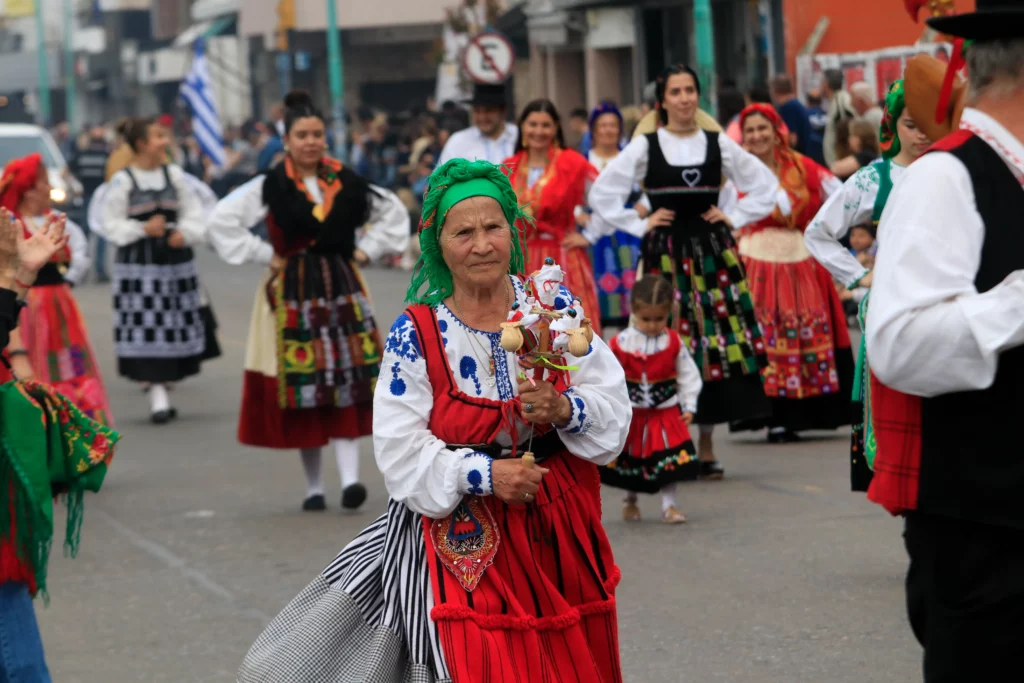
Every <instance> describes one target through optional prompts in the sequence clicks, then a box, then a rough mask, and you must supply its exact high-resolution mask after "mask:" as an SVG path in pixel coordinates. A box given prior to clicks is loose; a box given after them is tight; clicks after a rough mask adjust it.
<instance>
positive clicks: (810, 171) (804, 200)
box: [740, 102, 832, 230]
mask: <svg viewBox="0 0 1024 683" xmlns="http://www.w3.org/2000/svg"><path fill="white" fill-rule="evenodd" d="M752 114H760V115H761V116H763V117H765V118H766V119H768V122H769V123H770V124H772V129H773V130H774V131H775V149H774V154H775V173H776V175H777V176H778V178H779V184H780V185H781V186H782V188H783V189H784V190H786V193H787V194H788V195H789V200H790V204H791V205H792V211H791V213H790V215H789V216H787V217H783V216H782V215H781V214H780V213H779V211H778V209H776V211H775V213H774V214H773V216H771V217H769V218H770V219H771V220H772V221H774V222H775V223H776V224H779V225H782V224H787V223H788V224H790V227H794V228H797V229H800V230H803V229H804V227H806V225H807V223H808V222H810V219H811V218H813V217H814V213H816V212H817V210H818V208H820V207H821V203H822V202H823V201H824V198H823V197H822V196H821V180H822V177H823V176H824V177H830V176H831V175H832V174H831V173H830V172H829V171H828V170H826V169H824V168H822V167H820V166H818V164H816V163H815V162H814V161H813V160H811V159H808V158H807V157H805V156H804V155H802V154H800V153H798V152H795V151H794V150H793V149H792V148H791V147H790V146H789V134H788V132H787V131H786V128H785V126H786V124H785V123H784V122H783V120H782V117H781V116H779V113H778V112H777V111H775V107H773V106H772V105H770V104H764V103H761V102H757V103H754V104H752V105H750V106H749V107H746V108H745V109H744V110H743V111H741V112H740V128H741V129H742V128H743V126H744V124H745V123H746V121H747V118H748V117H750V116H751V115H752Z"/></svg>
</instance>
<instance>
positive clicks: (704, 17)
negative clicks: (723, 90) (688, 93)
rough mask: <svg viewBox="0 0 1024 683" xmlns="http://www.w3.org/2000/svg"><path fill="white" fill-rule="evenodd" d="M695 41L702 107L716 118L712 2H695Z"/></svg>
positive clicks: (699, 0)
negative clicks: (713, 95) (713, 96)
mask: <svg viewBox="0 0 1024 683" xmlns="http://www.w3.org/2000/svg"><path fill="white" fill-rule="evenodd" d="M693 39H694V41H695V42H696V43H697V75H698V76H700V107H701V109H703V110H704V111H706V112H707V113H709V114H711V115H712V116H714V115H715V110H714V99H713V98H712V93H714V91H715V28H714V24H713V23H712V21H711V0H693Z"/></svg>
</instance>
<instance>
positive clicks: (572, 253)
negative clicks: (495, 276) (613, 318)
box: [526, 236, 601, 336]
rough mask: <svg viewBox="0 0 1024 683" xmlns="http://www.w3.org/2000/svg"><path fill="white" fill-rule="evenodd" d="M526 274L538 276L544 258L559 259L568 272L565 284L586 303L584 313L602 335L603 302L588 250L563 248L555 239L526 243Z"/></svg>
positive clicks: (556, 261) (527, 241)
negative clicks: (598, 293) (598, 292)
mask: <svg viewBox="0 0 1024 683" xmlns="http://www.w3.org/2000/svg"><path fill="white" fill-rule="evenodd" d="M526 252H527V263H526V274H527V275H529V274H530V273H534V272H536V271H538V270H540V269H541V267H543V265H544V259H546V258H547V257H549V256H550V257H551V258H553V259H555V263H557V264H558V265H559V266H560V267H561V268H562V271H563V272H564V273H565V281H564V282H562V284H563V285H565V286H566V288H567V289H568V290H569V291H570V292H572V293H573V296H575V297H576V298H578V299H579V300H580V301H582V302H583V312H584V314H586V316H587V317H588V318H590V325H591V327H593V328H594V334H596V335H598V336H601V302H600V299H599V298H598V295H597V282H595V281H594V267H593V266H592V265H591V264H590V257H589V256H588V255H587V251H586V249H563V248H562V243H561V242H560V241H559V240H557V239H555V238H554V237H546V236H545V237H531V238H529V239H527V240H526Z"/></svg>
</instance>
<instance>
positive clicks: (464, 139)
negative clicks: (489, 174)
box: [437, 122, 519, 166]
mask: <svg viewBox="0 0 1024 683" xmlns="http://www.w3.org/2000/svg"><path fill="white" fill-rule="evenodd" d="M518 135H519V129H518V128H517V127H516V126H515V124H512V123H507V122H506V123H505V131H504V132H503V133H502V134H501V136H500V137H499V138H498V139H497V140H492V139H491V138H489V137H487V136H485V135H484V134H483V133H481V132H480V129H479V128H477V127H476V126H470V127H469V128H466V129H465V130H460V131H459V132H458V133H452V136H451V137H450V138H448V142H446V143H445V145H444V149H442V150H441V158H440V159H438V160H437V165H438V166H440V165H441V164H443V163H444V162H446V161H448V160H449V159H468V160H469V161H477V160H479V159H485V160H487V161H489V162H491V163H492V164H500V163H501V162H503V161H505V159H508V158H509V157H510V156H512V155H513V154H515V152H516V137H518Z"/></svg>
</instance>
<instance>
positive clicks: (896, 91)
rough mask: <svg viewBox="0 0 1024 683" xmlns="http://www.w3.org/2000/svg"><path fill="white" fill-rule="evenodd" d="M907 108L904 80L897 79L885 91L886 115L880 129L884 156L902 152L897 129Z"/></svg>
mask: <svg viewBox="0 0 1024 683" xmlns="http://www.w3.org/2000/svg"><path fill="white" fill-rule="evenodd" d="M905 108H906V100H905V96H904V92H903V81H902V80H900V81H895V82H894V83H893V84H892V85H890V86H889V91H888V92H887V93H885V116H883V117H882V126H881V127H880V128H879V130H878V139H879V141H880V142H881V146H882V156H883V157H885V158H886V159H892V158H893V157H895V156H896V155H897V154H899V153H900V149H901V147H900V136H899V132H898V131H897V130H896V124H897V122H898V121H899V120H900V116H902V115H903V110H904V109H905Z"/></svg>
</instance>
